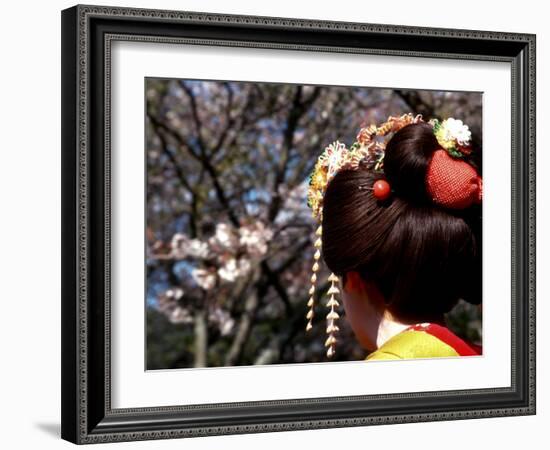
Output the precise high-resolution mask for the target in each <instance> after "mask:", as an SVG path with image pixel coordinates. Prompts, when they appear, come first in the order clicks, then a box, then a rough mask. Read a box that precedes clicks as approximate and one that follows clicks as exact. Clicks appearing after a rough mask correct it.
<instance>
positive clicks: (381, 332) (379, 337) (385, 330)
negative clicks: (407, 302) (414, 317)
mask: <svg viewBox="0 0 550 450" xmlns="http://www.w3.org/2000/svg"><path fill="white" fill-rule="evenodd" d="M410 326H411V324H405V323H401V322H398V321H396V320H394V319H392V318H390V317H387V316H386V315H384V316H383V317H382V319H381V320H380V322H379V323H378V332H377V334H376V348H380V347H382V345H384V344H385V343H386V342H387V341H389V340H390V339H391V338H392V337H394V336H396V335H397V334H399V333H401V332H402V331H404V330H406V329H407V328H409V327H410Z"/></svg>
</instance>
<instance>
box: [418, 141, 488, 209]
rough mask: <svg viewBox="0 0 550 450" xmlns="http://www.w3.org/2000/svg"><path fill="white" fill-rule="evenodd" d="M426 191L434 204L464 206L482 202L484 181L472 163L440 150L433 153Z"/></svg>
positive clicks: (450, 206)
mask: <svg viewBox="0 0 550 450" xmlns="http://www.w3.org/2000/svg"><path fill="white" fill-rule="evenodd" d="M426 190H427V192H428V195H429V196H430V197H431V198H432V200H433V202H434V203H436V204H438V205H441V206H443V207H445V208H449V209H463V208H467V207H469V206H470V205H472V204H474V203H481V199H482V196H483V180H482V179H481V177H480V176H479V175H478V174H477V172H476V170H475V168H474V167H473V166H471V165H470V164H469V163H467V162H466V161H463V160H460V159H455V158H453V157H452V156H450V155H449V153H448V152H447V151H446V150H443V149H439V150H436V151H435V152H434V153H433V155H432V158H431V160H430V162H429V165H428V170H427V171H426Z"/></svg>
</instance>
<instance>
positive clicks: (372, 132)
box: [306, 113, 482, 358]
mask: <svg viewBox="0 0 550 450" xmlns="http://www.w3.org/2000/svg"><path fill="white" fill-rule="evenodd" d="M419 122H424V121H423V119H422V116H421V115H416V116H413V115H412V114H410V113H409V114H404V115H402V116H399V117H394V116H390V117H389V118H388V120H386V122H384V123H383V124H381V125H380V126H376V125H374V124H373V125H370V126H368V127H365V128H361V130H360V131H359V133H358V134H357V137H356V141H355V142H354V143H353V145H352V146H351V147H350V148H349V149H348V148H347V147H346V146H345V144H343V143H341V142H338V141H336V142H333V143H332V144H330V145H329V146H327V147H326V148H325V150H324V151H323V153H322V154H321V155H320V156H319V158H318V160H317V163H316V164H315V167H314V169H313V172H312V173H311V175H310V179H309V188H308V193H307V204H308V206H309V207H310V208H311V210H312V216H313V218H314V219H315V220H316V222H317V227H316V231H315V243H314V247H315V253H314V256H313V258H314V261H313V266H312V275H311V287H310V289H309V300H308V302H307V306H308V312H307V315H306V318H307V325H306V331H309V330H311V329H312V328H313V316H314V307H315V286H316V283H317V272H318V271H319V260H320V259H321V245H322V239H321V235H322V231H323V230H322V225H321V223H322V219H323V197H324V194H325V192H326V189H327V186H328V184H329V183H330V181H331V180H332V179H333V178H334V176H335V175H336V174H337V173H338V172H339V171H341V170H357V169H358V168H359V167H362V168H366V169H369V170H372V171H373V172H374V173H380V179H378V180H376V181H375V182H374V184H373V185H372V186H359V189H365V190H369V191H372V194H373V195H374V196H375V197H376V198H377V199H378V200H380V201H384V200H386V199H388V198H389V197H390V195H391V192H392V191H391V186H390V185H389V183H388V182H387V181H386V180H385V179H384V178H383V173H384V172H383V165H384V153H385V149H386V143H387V142H388V141H389V139H390V135H393V134H394V133H395V132H397V131H399V130H400V129H401V128H403V127H405V126H406V125H410V124H413V123H419ZM428 123H429V124H430V125H432V127H433V131H434V135H435V137H436V138H437V141H438V143H439V145H440V146H441V148H440V149H437V150H436V151H435V152H434V153H433V155H432V158H431V160H430V163H429V165H428V170H427V173H426V190H427V192H428V194H429V195H430V196H431V197H432V200H433V201H434V203H436V204H439V205H441V206H443V207H446V208H451V209H452V208H454V209H458V208H465V207H467V206H469V205H471V204H472V203H474V202H476V203H478V202H480V201H481V196H482V190H481V186H482V182H481V177H479V176H478V175H477V172H476V170H475V169H474V168H473V167H472V166H471V165H470V164H469V163H467V162H466V161H463V160H461V159H462V158H463V157H464V156H467V155H469V154H470V153H471V147H470V138H471V133H470V131H469V129H468V127H467V126H466V125H464V124H463V123H462V121H460V120H455V119H453V118H448V119H446V120H444V121H442V122H439V121H438V120H435V119H433V120H430V121H429V122H428ZM328 281H329V282H330V288H329V289H328V292H327V294H328V296H329V299H328V301H327V303H326V306H327V307H328V308H329V311H328V314H327V316H326V321H327V328H326V333H327V335H328V336H327V339H326V341H325V347H327V357H329V358H332V357H333V356H334V354H335V349H336V343H337V339H336V334H337V332H338V331H339V328H338V325H337V324H336V321H337V319H338V318H339V317H340V316H339V314H338V311H337V309H338V307H339V306H340V303H339V302H338V300H337V298H336V295H337V294H340V290H339V289H338V287H337V285H336V283H337V281H338V277H337V276H336V275H335V274H334V273H331V274H330V275H329V277H328Z"/></svg>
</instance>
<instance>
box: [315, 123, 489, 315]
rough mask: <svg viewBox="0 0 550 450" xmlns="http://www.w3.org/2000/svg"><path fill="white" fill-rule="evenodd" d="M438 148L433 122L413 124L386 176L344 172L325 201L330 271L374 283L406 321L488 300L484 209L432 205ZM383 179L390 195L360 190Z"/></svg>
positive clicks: (393, 143) (398, 139)
mask: <svg viewBox="0 0 550 450" xmlns="http://www.w3.org/2000/svg"><path fill="white" fill-rule="evenodd" d="M438 148H440V146H439V144H438V142H437V139H436V138H435V136H434V134H433V131H432V127H431V126H430V125H429V124H426V123H422V122H421V123H417V124H411V125H407V126H405V127H403V128H402V129H401V130H400V131H398V132H397V133H395V135H394V136H393V137H392V138H391V139H390V140H389V141H388V144H387V147H386V153H385V156H384V174H380V173H376V172H373V171H372V170H369V169H362V168H360V169H358V170H343V171H340V172H338V173H337V174H336V175H335V177H334V178H333V179H332V180H331V182H330V183H329V185H328V187H327V191H326V193H325V196H324V199H323V221H322V225H323V233H322V249H323V258H324V260H325V262H326V264H327V266H328V268H329V269H330V270H331V271H332V272H334V273H335V274H337V275H339V276H345V274H346V272H349V271H352V270H355V271H357V272H359V274H360V275H361V277H362V278H363V279H364V280H366V281H373V282H374V283H375V284H376V286H377V287H378V289H379V290H380V292H381V293H382V295H383V296H384V299H385V301H386V303H387V305H388V308H389V310H390V311H391V313H392V314H393V315H394V316H396V317H397V318H399V319H402V320H411V321H430V319H431V318H433V317H437V316H440V315H441V314H442V313H446V312H448V311H449V310H450V309H451V308H452V307H453V306H454V305H455V304H456V303H457V301H458V300H459V299H460V298H463V299H464V300H466V301H469V302H470V303H480V302H481V242H480V239H481V209H480V207H479V205H474V206H472V207H469V208H467V209H464V210H457V211H450V210H445V209H443V208H441V207H440V206H438V205H435V204H433V203H432V202H431V200H430V198H429V196H428V195H427V192H426V188H425V177H426V170H427V167H428V163H429V161H430V157H431V155H432V154H433V152H434V151H435V150H436V149H438ZM381 178H385V179H386V180H387V181H388V182H389V184H390V186H391V188H392V191H393V192H392V195H391V197H390V198H389V199H388V200H386V201H384V202H380V201H378V200H377V199H376V197H374V195H373V194H372V191H370V190H362V189H359V186H360V185H362V186H372V185H373V183H374V182H375V181H376V180H379V179H381Z"/></svg>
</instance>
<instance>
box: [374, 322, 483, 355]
mask: <svg viewBox="0 0 550 450" xmlns="http://www.w3.org/2000/svg"><path fill="white" fill-rule="evenodd" d="M481 353H482V351H481V347H479V346H477V345H474V344H471V343H467V342H465V341H464V340H462V339H460V338H459V337H458V336H457V335H455V334H454V333H453V332H451V331H450V330H449V329H448V328H446V327H444V326H441V325H437V324H433V323H422V324H417V325H413V326H410V327H409V328H407V329H406V330H404V331H402V332H401V333H398V334H396V335H395V336H394V337H392V338H391V339H389V340H388V341H386V342H385V343H384V344H383V345H382V346H381V347H380V348H379V349H378V350H376V351H374V352H373V353H371V354H370V355H369V356H367V358H366V359H367V361H372V360H383V359H411V358H441V357H449V356H476V355H481Z"/></svg>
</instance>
